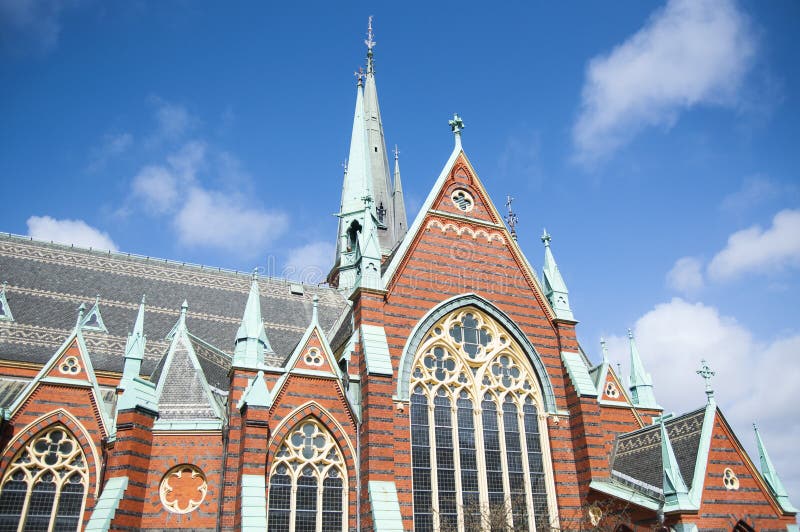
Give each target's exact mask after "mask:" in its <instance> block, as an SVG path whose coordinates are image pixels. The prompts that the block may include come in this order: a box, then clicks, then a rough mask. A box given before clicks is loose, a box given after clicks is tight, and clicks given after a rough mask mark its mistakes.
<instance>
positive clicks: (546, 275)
mask: <svg viewBox="0 0 800 532" xmlns="http://www.w3.org/2000/svg"><path fill="white" fill-rule="evenodd" d="M542 243H543V244H544V267H543V268H542V284H543V285H544V295H545V296H547V299H549V300H550V305H551V306H552V307H553V311H554V312H555V313H556V318H558V319H561V320H570V321H574V320H575V317H574V316H573V315H572V309H570V307H569V290H567V284H566V283H565V282H564V278H563V277H561V272H560V271H558V265H557V264H556V259H555V257H553V252H552V251H551V250H550V234H549V233H548V232H547V229H545V230H544V231H543V232H542Z"/></svg>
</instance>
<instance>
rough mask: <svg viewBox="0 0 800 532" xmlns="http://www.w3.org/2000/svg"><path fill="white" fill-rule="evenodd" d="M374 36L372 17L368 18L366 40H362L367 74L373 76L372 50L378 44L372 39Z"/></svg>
mask: <svg viewBox="0 0 800 532" xmlns="http://www.w3.org/2000/svg"><path fill="white" fill-rule="evenodd" d="M373 37H374V35H373V34H372V15H370V16H369V22H368V23H367V38H366V39H365V40H364V44H366V45H367V74H374V73H375V67H374V65H373V63H372V49H373V48H375V45H376V44H378V43H376V42H375V39H373Z"/></svg>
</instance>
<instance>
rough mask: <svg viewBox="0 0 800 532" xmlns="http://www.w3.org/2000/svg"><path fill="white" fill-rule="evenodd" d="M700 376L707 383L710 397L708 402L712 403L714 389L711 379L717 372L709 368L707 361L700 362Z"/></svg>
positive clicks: (707, 392) (698, 371)
mask: <svg viewBox="0 0 800 532" xmlns="http://www.w3.org/2000/svg"><path fill="white" fill-rule="evenodd" d="M696 373H697V374H698V375H700V376H701V377H703V379H704V380H705V381H706V396H707V397H708V402H709V403H710V402H711V401H712V400H713V398H714V389H713V388H711V377H713V376H714V375H716V372H715V371H713V370H712V369H711V368H710V367H709V366H708V363H707V362H706V361H705V359H703V360H701V361H700V369H698V370H697V371H696Z"/></svg>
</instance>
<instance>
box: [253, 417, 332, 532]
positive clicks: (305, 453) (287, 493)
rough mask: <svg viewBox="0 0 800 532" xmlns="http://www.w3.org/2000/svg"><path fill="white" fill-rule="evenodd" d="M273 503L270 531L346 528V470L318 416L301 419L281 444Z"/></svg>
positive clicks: (274, 466) (273, 473) (272, 482)
mask: <svg viewBox="0 0 800 532" xmlns="http://www.w3.org/2000/svg"><path fill="white" fill-rule="evenodd" d="M268 508H269V513H268V522H267V530H268V531H270V532H279V531H280V532H287V531H294V532H342V531H343V530H346V527H347V518H346V516H347V514H346V512H345V508H347V470H346V468H345V463H344V459H343V458H342V453H341V451H340V450H339V446H338V445H337V444H336V441H335V440H334V439H333V436H332V435H331V433H330V432H329V431H328V430H327V429H326V428H325V427H324V426H323V425H322V424H321V423H320V422H318V421H317V420H316V419H312V418H309V419H306V420H304V421H302V422H301V423H299V424H298V425H297V426H296V427H295V428H294V429H293V430H292V431H291V432H290V433H289V435H288V436H286V439H285V440H284V441H283V443H282V444H281V446H280V448H279V449H278V452H277V454H276V455H275V460H274V462H273V464H272V468H271V471H270V476H269V502H268Z"/></svg>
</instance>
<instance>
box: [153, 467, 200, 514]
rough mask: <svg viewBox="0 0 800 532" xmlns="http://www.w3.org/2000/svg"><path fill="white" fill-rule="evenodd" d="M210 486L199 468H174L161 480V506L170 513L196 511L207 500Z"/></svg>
mask: <svg viewBox="0 0 800 532" xmlns="http://www.w3.org/2000/svg"><path fill="white" fill-rule="evenodd" d="M207 492H208V484H207V483H206V476H205V475H204V474H203V472H202V471H201V470H200V468H199V467H197V466H194V465H191V464H182V465H178V466H175V467H173V468H172V469H170V470H169V471H167V474H166V475H164V478H163V479H162V480H161V486H160V488H159V495H160V496H161V504H163V505H164V507H165V508H166V509H167V510H169V511H170V512H173V513H176V514H188V513H190V512H193V511H194V510H196V509H197V508H198V507H199V506H200V504H201V503H202V502H203V499H205V498H206V493H207Z"/></svg>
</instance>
